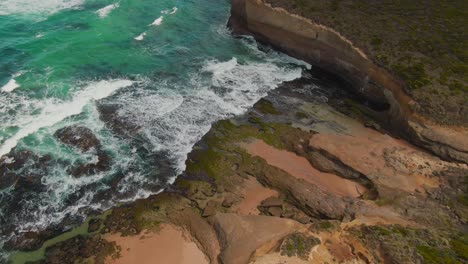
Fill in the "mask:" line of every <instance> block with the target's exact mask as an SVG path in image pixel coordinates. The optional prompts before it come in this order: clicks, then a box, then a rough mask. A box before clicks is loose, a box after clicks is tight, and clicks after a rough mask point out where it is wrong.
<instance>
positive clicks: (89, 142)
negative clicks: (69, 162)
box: [54, 126, 101, 152]
mask: <svg viewBox="0 0 468 264" xmlns="http://www.w3.org/2000/svg"><path fill="white" fill-rule="evenodd" d="M54 135H55V137H57V138H58V139H59V140H60V141H61V142H62V143H64V144H67V145H70V146H74V147H77V148H78V149H80V150H81V151H84V152H86V151H89V150H91V149H95V150H99V149H100V148H101V142H100V141H99V139H97V137H96V136H95V135H94V133H93V131H91V129H89V128H87V127H82V126H69V127H65V128H62V129H59V130H57V132H55V134H54Z"/></svg>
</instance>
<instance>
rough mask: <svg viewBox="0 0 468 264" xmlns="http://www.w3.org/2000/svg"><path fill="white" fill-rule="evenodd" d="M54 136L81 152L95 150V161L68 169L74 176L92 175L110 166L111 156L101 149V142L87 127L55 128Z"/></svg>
mask: <svg viewBox="0 0 468 264" xmlns="http://www.w3.org/2000/svg"><path fill="white" fill-rule="evenodd" d="M55 136H56V137H57V138H58V139H59V140H60V141H61V142H62V143H64V144H67V145H70V146H73V147H76V148H78V149H79V150H81V151H83V152H88V151H91V150H93V151H95V152H96V154H97V155H98V162H97V163H88V164H79V165H77V166H75V167H73V168H71V169H70V170H69V173H71V174H72V175H73V176H75V177H81V176H84V175H92V174H96V173H99V172H102V171H106V170H108V169H109V168H110V166H111V162H112V158H111V157H110V156H109V155H108V154H107V153H106V152H104V151H103V150H102V149H101V147H102V146H101V142H100V141H99V139H98V138H97V137H96V136H95V135H94V133H93V131H91V129H89V128H87V127H82V126H69V127H65V128H62V129H59V130H57V132H55Z"/></svg>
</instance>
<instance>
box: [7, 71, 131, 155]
mask: <svg viewBox="0 0 468 264" xmlns="http://www.w3.org/2000/svg"><path fill="white" fill-rule="evenodd" d="M132 84H133V82H132V81H130V80H110V81H99V82H95V83H92V84H90V85H88V86H87V87H85V88H84V89H83V90H82V91H79V92H77V93H76V94H75V95H74V96H73V99H72V100H71V101H68V102H58V103H52V104H48V105H46V106H45V107H44V108H43V109H42V111H41V113H40V114H39V115H37V116H32V117H31V120H29V122H27V123H25V124H24V126H22V127H21V128H20V129H19V131H18V132H17V133H16V134H14V135H13V136H12V137H10V138H8V139H7V140H6V141H5V142H4V143H3V145H2V146H1V147H0V157H1V156H3V155H5V154H8V153H9V152H10V151H11V150H12V149H13V148H14V147H15V146H16V145H17V144H18V142H19V140H21V139H23V138H25V137H27V136H29V135H30V134H32V133H34V132H36V131H38V130H39V129H41V128H43V127H49V126H52V125H54V124H56V123H58V122H60V121H62V120H64V119H65V118H67V117H70V116H73V115H77V114H79V113H81V112H82V110H83V108H84V107H85V105H87V104H88V103H89V102H90V101H92V100H99V99H102V98H105V97H107V96H109V95H111V94H112V93H113V92H115V91H117V90H118V89H120V88H124V87H128V86H131V85H132Z"/></svg>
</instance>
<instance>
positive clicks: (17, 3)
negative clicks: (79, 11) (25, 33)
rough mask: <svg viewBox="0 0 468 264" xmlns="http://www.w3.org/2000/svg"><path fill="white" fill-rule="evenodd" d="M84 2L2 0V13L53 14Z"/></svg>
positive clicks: (0, 3)
mask: <svg viewBox="0 0 468 264" xmlns="http://www.w3.org/2000/svg"><path fill="white" fill-rule="evenodd" d="M81 4H83V0H40V1H37V0H2V1H0V15H4V16H6V15H15V14H46V15H51V14H54V13H57V12H59V11H60V10H63V9H69V8H73V7H76V6H79V5H81Z"/></svg>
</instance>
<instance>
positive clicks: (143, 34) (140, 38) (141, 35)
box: [134, 32, 146, 41]
mask: <svg viewBox="0 0 468 264" xmlns="http://www.w3.org/2000/svg"><path fill="white" fill-rule="evenodd" d="M145 36H146V32H143V33H141V34H140V35H138V36H137V37H135V38H134V39H135V40H138V41H142V40H143V39H144V38H145Z"/></svg>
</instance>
